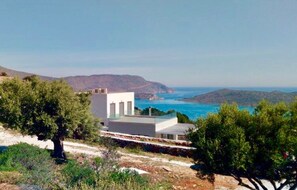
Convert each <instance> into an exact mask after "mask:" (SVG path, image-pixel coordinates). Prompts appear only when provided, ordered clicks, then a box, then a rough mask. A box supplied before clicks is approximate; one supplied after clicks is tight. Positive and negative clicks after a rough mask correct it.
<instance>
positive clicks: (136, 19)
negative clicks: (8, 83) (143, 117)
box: [0, 0, 297, 87]
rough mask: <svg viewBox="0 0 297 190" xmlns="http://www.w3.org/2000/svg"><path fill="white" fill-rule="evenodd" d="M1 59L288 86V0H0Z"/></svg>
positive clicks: (295, 10)
mask: <svg viewBox="0 0 297 190" xmlns="http://www.w3.org/2000/svg"><path fill="white" fill-rule="evenodd" d="M0 65H1V66H3V67H7V68H10V69H15V70H20V71H26V72H31V73H36V74H41V75H46V76H54V77H63V76H72V75H93V74H130V75H140V76H142V77H144V78H145V79H147V80H150V81H158V82H161V83H164V84H166V85H168V86H171V87H174V86H189V87H190V86H191V87H264V86H269V87H297V1H295V0H284V1H279V0H261V1H259V0H207V1H206V0H204V1H201V0H42V1H40V0H26V1H24V0H1V1H0Z"/></svg>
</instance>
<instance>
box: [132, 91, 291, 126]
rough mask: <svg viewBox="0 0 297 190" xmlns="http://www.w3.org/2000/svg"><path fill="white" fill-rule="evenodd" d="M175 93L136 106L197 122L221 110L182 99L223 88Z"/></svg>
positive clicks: (251, 108)
mask: <svg viewBox="0 0 297 190" xmlns="http://www.w3.org/2000/svg"><path fill="white" fill-rule="evenodd" d="M173 89H174V90H175V91H174V93H171V94H158V96H159V97H161V98H163V100H153V101H150V100H136V101H135V106H136V107H138V108H140V109H145V108H147V107H153V108H157V109H159V110H162V111H168V110H176V111H178V112H181V113H183V114H186V115H187V116H189V118H190V119H192V120H196V119H197V118H198V117H205V116H206V115H207V114H208V113H212V112H217V111H218V109H219V107H220V106H219V105H209V104H200V103H191V102H183V101H180V99H183V98H189V97H193V96H196V95H200V94H205V93H208V92H212V91H214V90H218V89H222V88H215V87H213V88H206V87H195V88H192V87H175V88H173ZM230 89H235V90H257V91H267V92H270V91H274V90H278V91H283V92H296V91H297V87H296V88H270V87H265V88H259V87H257V88H230ZM240 109H247V110H249V111H250V112H253V110H254V108H253V107H245V106H241V107H240Z"/></svg>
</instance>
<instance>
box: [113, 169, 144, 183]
mask: <svg viewBox="0 0 297 190" xmlns="http://www.w3.org/2000/svg"><path fill="white" fill-rule="evenodd" d="M109 177H110V179H111V180H112V181H113V182H115V183H118V184H123V183H125V182H128V181H133V182H135V183H137V184H139V185H141V186H145V185H146V184H147V183H148V181H147V180H146V179H145V178H143V177H141V176H140V175H139V174H138V173H136V172H134V171H130V170H127V169H126V170H123V171H115V172H112V173H110V175H109Z"/></svg>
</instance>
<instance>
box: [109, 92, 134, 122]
mask: <svg viewBox="0 0 297 190" xmlns="http://www.w3.org/2000/svg"><path fill="white" fill-rule="evenodd" d="M128 101H131V102H132V110H131V111H132V112H131V113H132V115H134V92H121V93H110V94H107V110H106V111H107V112H106V113H107V118H109V117H110V104H111V103H115V104H116V113H115V114H116V115H119V114H120V102H124V111H125V115H127V114H128V110H127V109H128Z"/></svg>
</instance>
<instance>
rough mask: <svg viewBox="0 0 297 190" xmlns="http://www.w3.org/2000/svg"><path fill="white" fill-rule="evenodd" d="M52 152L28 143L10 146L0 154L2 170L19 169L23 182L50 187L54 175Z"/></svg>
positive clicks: (0, 168)
mask: <svg viewBox="0 0 297 190" xmlns="http://www.w3.org/2000/svg"><path fill="white" fill-rule="evenodd" d="M53 168H54V163H53V161H52V159H51V157H50V153H49V152H48V151H46V150H44V149H40V148H38V147H37V146H32V145H29V144H26V143H19V144H17V145H12V146H9V147H8V149H7V150H5V151H3V152H2V153H1V154H0V171H18V172H20V173H21V174H22V178H21V180H20V181H21V182H23V183H29V184H35V185H39V186H41V187H44V188H46V187H48V185H50V184H51V181H52V179H53V177H54V172H53Z"/></svg>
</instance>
